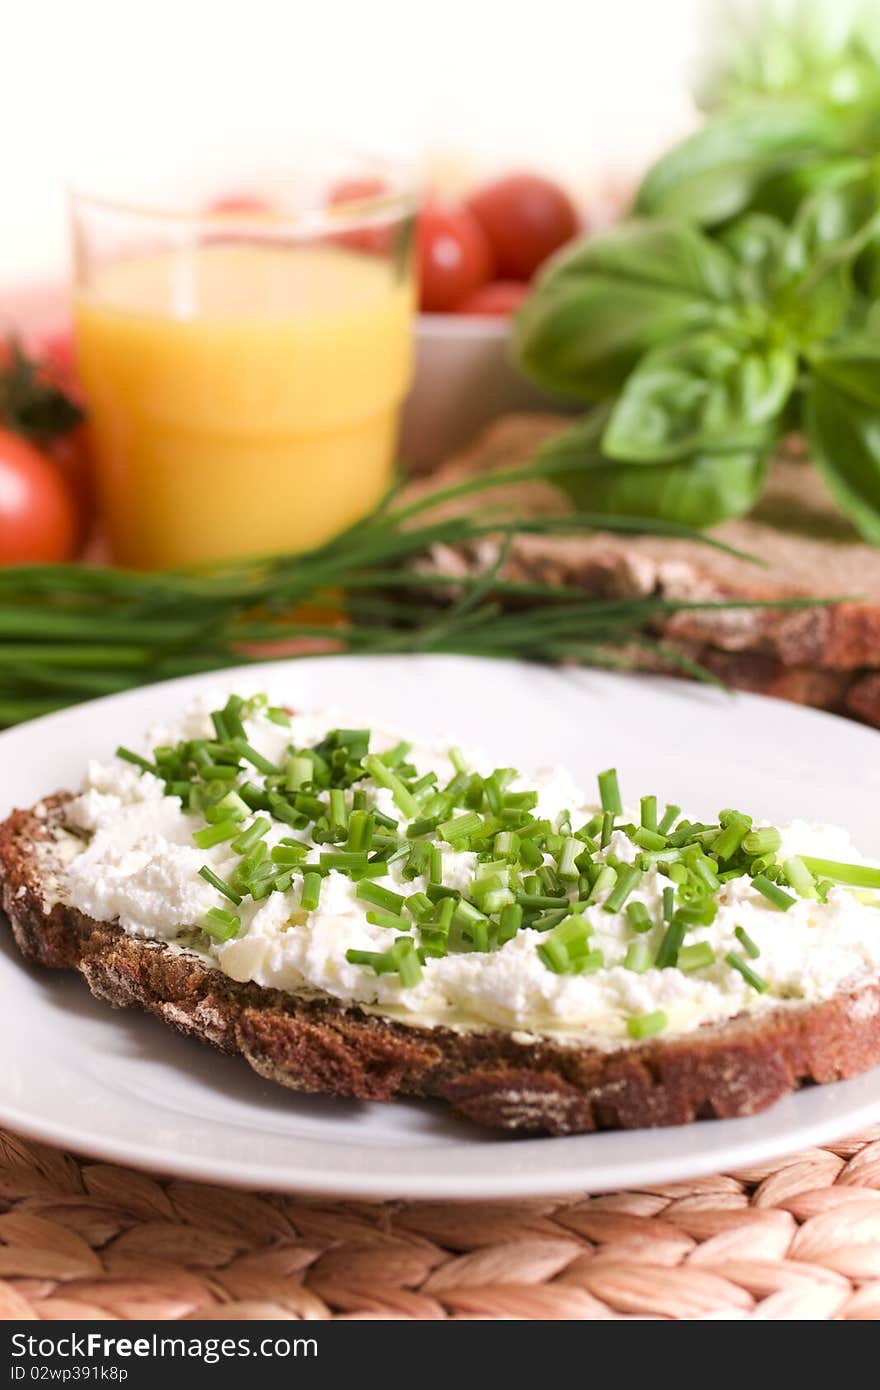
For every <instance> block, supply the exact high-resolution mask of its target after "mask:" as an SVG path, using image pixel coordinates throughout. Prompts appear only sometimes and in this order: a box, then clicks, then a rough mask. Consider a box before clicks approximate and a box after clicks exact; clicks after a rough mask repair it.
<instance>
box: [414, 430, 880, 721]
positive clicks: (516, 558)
mask: <svg viewBox="0 0 880 1390" xmlns="http://www.w3.org/2000/svg"><path fill="white" fill-rule="evenodd" d="M569 423H570V421H568V420H566V419H565V418H564V417H560V416H556V415H508V416H505V417H503V418H502V419H500V420H498V421H497V422H496V423H495V424H494V425H492V426H490V428H489V429H488V430H486V431H485V433H484V434H482V435H481V436H480V437H479V438H478V439H476V440H475V441H474V443H473V444H472V445H471V446H470V447H469V448H468V449H466V450H464V451H463V452H462V453H460V454H457V455H455V457H453V458H451V459H449V460H448V461H447V462H446V463H445V464H443V465H442V466H441V467H440V468H439V469H438V470H436V471H435V472H434V473H433V474H432V475H431V476H430V478H428V479H420V480H419V481H418V482H417V483H413V484H411V485H410V487H409V489H408V490H407V496H408V497H410V496H411V497H416V496H424V495H425V494H426V493H428V492H430V491H432V490H434V489H437V488H442V487H445V486H448V485H449V484H451V483H453V482H455V481H458V480H461V479H464V478H466V477H469V476H473V475H476V474H478V473H483V472H491V471H495V470H498V469H503V468H511V467H517V466H519V465H522V464H525V463H527V462H528V461H529V460H530V459H531V458H533V456H534V453H535V451H536V449H537V448H538V447H539V446H540V445H541V444H542V443H544V442H545V441H546V440H547V439H550V438H552V437H553V435H554V434H556V433H558V432H559V431H560V430H561V429H564V428H566V426H567V425H568V424H569ZM463 505H467V506H468V507H469V508H472V507H473V505H474V499H473V497H471V498H469V499H468V500H467V503H466V504H463ZM481 505H482V506H483V507H484V508H485V511H486V514H487V515H489V516H492V515H496V514H497V515H499V516H501V515H503V516H505V517H510V516H516V515H521V516H531V515H541V514H544V515H547V514H549V515H557V514H564V513H565V512H566V511H567V510H570V504H569V502H568V500H567V498H566V497H565V495H564V494H563V493H562V492H561V491H560V490H559V489H558V488H556V487H555V486H554V485H553V483H552V482H551V481H549V480H547V481H536V482H530V483H526V484H521V485H520V484H516V485H514V484H511V485H509V486H506V487H503V488H499V489H497V490H492V491H487V492H486V493H485V494H484V495H483V498H482V500H481ZM454 506H455V504H449V506H448V507H447V508H445V509H444V510H452V509H453V508H454ZM709 534H710V535H711V536H713V537H715V538H716V539H718V540H721V541H724V542H725V543H726V544H727V545H730V546H732V547H734V548H735V549H737V550H740V551H743V552H746V553H748V554H749V555H754V556H756V557H758V558H759V559H760V560H761V561H763V564H761V565H756V564H753V563H750V562H749V561H748V560H744V559H739V558H737V557H735V556H732V555H729V554H727V553H725V552H723V551H719V550H717V549H713V548H712V547H709V546H705V545H700V544H699V543H697V542H694V541H681V540H672V539H668V538H665V537H656V536H622V535H615V534H612V533H611V532H597V533H596V534H595V535H592V536H588V537H571V536H568V537H566V536H535V535H527V534H522V535H519V536H517V537H516V538H515V540H514V543H513V545H512V547H511V551H510V555H509V558H508V561H507V566H506V570H505V574H506V576H507V577H508V578H512V579H533V580H541V581H543V582H545V583H550V584H566V585H576V586H579V587H582V588H584V589H585V590H587V591H588V592H590V593H595V594H601V595H608V596H614V597H623V596H627V597H636V596H638V597H646V596H649V595H651V596H656V597H662V598H669V599H683V600H696V601H705V600H722V601H723V600H724V599H730V600H754V599H758V600H762V601H768V600H769V601H772V600H773V599H790V598H808V597H822V598H844V600H845V601H844V602H841V603H837V604H834V605H833V606H829V607H825V608H812V609H794V610H783V609H752V610H739V611H737V610H731V611H730V612H728V613H719V612H717V611H713V612H711V613H706V612H683V613H677V614H674V615H672V616H671V617H669V618H666V619H664V620H662V621H661V622H660V623H659V624H658V625H657V628H658V631H659V632H660V633H661V635H662V637H663V639H664V640H665V641H667V642H669V643H670V644H672V645H674V646H675V647H677V648H678V649H679V650H681V651H682V652H683V653H684V654H686V655H688V656H691V657H696V659H698V660H699V661H701V662H702V663H703V664H704V665H705V666H706V667H707V668H708V669H709V670H710V671H713V672H714V673H715V674H717V675H718V676H720V677H721V678H722V679H723V680H725V681H727V682H729V683H730V684H731V685H734V686H737V687H739V688H740V689H743V690H755V691H758V692H760V693H763V694H769V695H779V696H782V697H784V698H786V699H791V700H796V701H798V702H799V703H802V704H809V705H816V706H818V707H821V708H823V709H830V710H836V711H838V712H840V713H847V714H851V715H853V716H855V717H856V718H859V719H862V720H864V721H865V722H866V723H869V724H875V725H877V726H878V727H880V549H876V548H874V547H873V546H869V545H866V544H865V543H864V542H863V541H861V540H860V538H859V537H858V535H857V534H856V532H855V531H854V530H853V528H852V527H851V526H850V525H849V523H848V522H847V521H846V519H845V518H844V517H843V516H842V515H841V514H840V513H839V512H838V511H837V510H836V509H835V506H834V504H833V502H832V500H831V498H830V496H829V494H828V492H827V490H826V488H825V485H824V483H823V481H822V479H821V477H820V475H819V473H818V472H817V470H816V469H814V468H811V467H810V466H809V465H808V464H807V463H806V462H805V461H804V460H802V459H798V458H794V457H785V458H780V459H778V460H777V461H776V462H775V464H774V466H773V468H772V470H771V474H770V478H769V481H768V484H767V488H766V491H765V493H764V496H763V497H762V499H761V501H760V503H759V505H758V507H757V508H756V510H755V512H754V513H753V514H752V515H750V516H748V517H745V518H741V519H739V520H736V521H728V522H725V523H724V524H723V525H721V526H717V527H715V528H714V529H713V530H712V531H711V532H709ZM485 559H486V550H485V547H484V548H482V553H481V548H480V547H474V548H471V549H470V550H468V549H466V548H461V549H459V550H457V551H452V550H449V549H444V550H440V549H438V550H436V551H435V552H434V555H433V557H432V563H433V564H434V566H435V567H436V568H438V569H440V570H443V571H444V572H446V573H452V574H455V573H458V572H462V570H468V569H476V568H478V567H479V566H480V564H482V563H485Z"/></svg>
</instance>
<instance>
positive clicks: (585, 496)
mask: <svg viewBox="0 0 880 1390" xmlns="http://www.w3.org/2000/svg"><path fill="white" fill-rule="evenodd" d="M878 208H880V173H878V170H877V169H876V168H874V167H873V166H872V167H871V168H870V169H868V168H862V167H861V166H860V167H859V169H858V170H857V171H855V172H851V173H850V175H849V176H848V177H847V178H845V179H840V180H839V181H838V182H837V183H835V184H833V185H832V186H830V187H827V188H823V189H821V190H820V191H819V192H817V193H815V194H813V195H812V196H811V197H810V198H808V199H806V200H805V201H804V202H803V203H802V205H801V207H800V208H799V210H798V212H797V213H796V215H795V217H794V219H793V221H792V223H791V225H790V226H786V225H785V224H784V223H783V222H782V221H780V220H779V219H778V218H775V217H773V216H772V215H770V214H768V213H759V212H750V213H747V214H745V215H744V216H743V217H741V218H737V219H735V220H734V221H732V222H730V223H728V225H727V226H726V227H725V228H723V229H722V230H721V231H719V232H718V233H717V234H715V235H710V234H709V233H707V232H704V231H701V230H699V229H698V228H696V227H694V226H693V225H691V224H690V223H687V222H683V221H677V220H675V219H670V218H667V217H664V218H646V217H635V218H632V219H630V220H628V221H626V222H623V223H621V224H620V225H619V226H617V227H615V228H613V229H612V230H610V231H608V232H606V233H604V234H602V235H599V236H595V237H592V238H590V239H588V240H586V241H584V242H581V243H580V244H578V245H575V246H574V247H572V248H571V249H569V250H567V251H565V252H564V253H562V254H561V255H560V256H558V257H557V258H556V259H555V260H554V261H553V262H551V263H550V264H549V265H548V266H547V268H546V269H545V270H544V272H543V274H542V275H541V276H540V278H539V280H538V283H537V285H536V288H535V291H534V293H533V294H532V296H531V297H530V298H529V300H528V301H527V302H526V304H525V305H524V307H523V309H522V310H521V311H520V314H519V316H518V318H517V322H516V325H515V330H514V344H513V348H514V353H515V356H516V358H517V360H518V362H519V364H520V365H521V367H522V368H523V370H524V371H525V372H526V374H527V375H529V376H531V377H532V378H533V379H534V380H535V381H537V382H538V383H539V384H541V385H542V386H544V387H545V388H548V389H550V390H553V391H556V392H559V393H560V394H562V395H567V396H569V397H571V396H575V397H577V398H579V399H581V400H583V401H585V402H589V403H594V404H595V406H596V408H595V409H594V410H593V411H592V412H591V413H590V414H589V415H588V416H587V417H586V418H585V419H584V420H582V421H581V422H580V423H578V424H576V425H575V426H574V427H573V428H572V429H570V430H568V431H566V432H565V433H563V434H561V435H559V436H557V437H556V438H555V439H553V440H551V441H550V442H549V443H548V444H547V445H545V446H544V450H543V456H544V457H545V458H546V457H552V458H553V459H554V460H556V461H559V460H564V459H565V458H566V457H570V459H571V465H572V466H571V471H570V472H568V471H566V472H564V473H562V474H561V475H559V481H560V483H561V485H562V486H564V487H565V488H566V489H567V490H568V492H569V493H570V494H571V496H572V497H573V498H574V500H575V501H576V502H577V504H578V506H580V507H584V508H589V509H591V510H594V511H608V512H616V513H623V514H629V515H641V516H646V515H647V516H654V517H659V518H662V519H663V520H666V521H677V522H687V524H689V525H692V526H707V525H712V524H715V523H717V522H719V521H722V520H724V519H725V518H728V517H732V516H738V515H741V514H742V513H744V512H746V511H748V510H750V509H751V507H752V506H753V505H754V503H755V502H756V501H757V498H758V496H759V495H760V491H761V488H762V485H763V482H764V479H765V476H766V470H767V464H768V461H769V459H770V457H771V455H772V453H773V451H774V449H775V448H776V446H777V444H778V443H779V440H780V438H781V437H782V435H783V434H785V433H787V432H789V431H790V430H792V429H799V428H801V429H804V430H805V431H806V432H807V433H808V436H809V439H810V441H811V442H812V444H813V446H814V448H815V451H816V462H817V464H818V466H819V467H820V468H821V470H822V472H823V474H824V475H825V477H826V480H827V481H828V484H829V487H830V490H831V492H832V494H833V496H834V497H835V499H836V501H837V503H838V505H839V506H840V507H841V508H842V510H844V511H845V512H846V513H847V514H848V515H849V516H850V518H851V519H852V521H853V522H854V523H855V525H856V526H857V527H858V528H859V530H860V531H861V532H862V534H863V535H864V536H865V537H866V538H868V539H870V540H872V541H878V542H880V371H878V368H880V319H878V317H877V315H876V314H875V315H873V316H872V315H871V313H870V312H869V310H870V298H869V294H868V293H867V289H866V282H867V279H868V278H869V273H870V271H871V264H870V262H867V263H866V261H865V257H866V255H867V254H868V253H872V252H873V249H874V247H875V246H876V245H877V244H878V242H877V239H878V236H880V213H878ZM847 416H848V418H845V417H847Z"/></svg>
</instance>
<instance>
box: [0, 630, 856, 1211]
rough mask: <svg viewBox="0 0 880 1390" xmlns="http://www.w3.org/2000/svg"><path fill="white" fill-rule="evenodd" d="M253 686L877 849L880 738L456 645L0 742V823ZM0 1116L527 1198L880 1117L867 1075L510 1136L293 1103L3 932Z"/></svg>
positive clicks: (752, 1155) (208, 1157)
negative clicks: (568, 1131) (741, 1104)
mask: <svg viewBox="0 0 880 1390" xmlns="http://www.w3.org/2000/svg"><path fill="white" fill-rule="evenodd" d="M221 684H222V685H223V686H225V687H226V688H227V689H228V688H232V687H233V686H237V687H238V688H239V689H250V690H253V689H259V688H263V687H264V688H266V689H267V690H269V691H271V692H273V693H275V694H276V695H277V696H278V697H279V698H283V699H284V700H286V701H287V702H289V703H290V704H292V705H295V706H296V705H298V706H300V707H306V706H316V705H320V704H322V703H332V704H334V705H336V706H345V705H349V706H350V707H351V710H352V713H354V714H356V715H358V716H360V717H366V718H371V719H373V720H375V721H376V722H379V721H381V722H382V723H383V724H385V725H390V726H392V727H394V726H397V727H398V728H400V729H401V730H402V731H405V732H412V733H413V734H415V735H418V736H426V737H429V738H430V737H437V736H440V737H443V736H445V735H449V734H454V736H455V740H456V741H457V742H458V741H460V742H462V743H465V744H471V745H478V746H480V745H481V746H483V747H485V748H486V749H487V750H488V751H490V752H491V753H492V754H494V755H495V756H496V757H497V759H498V760H499V762H503V763H509V762H514V761H515V762H516V764H517V765H518V766H520V767H523V768H527V767H530V766H531V767H538V766H541V765H545V764H548V763H558V762H565V763H567V764H568V765H569V766H570V768H571V769H572V771H573V772H574V773H575V775H576V776H577V777H578V778H579V780H580V781H581V783H582V785H583V786H585V787H589V786H592V785H593V778H594V776H595V772H596V769H597V768H601V767H607V766H608V765H609V764H610V763H614V764H616V765H617V767H618V768H619V770H620V776H621V782H622V785H623V787H624V789H625V791H629V793H630V794H631V795H632V796H636V795H638V794H639V793H640V792H643V791H644V790H645V789H651V790H654V791H656V792H657V793H658V794H659V795H661V796H662V797H664V798H667V799H669V800H674V801H675V802H677V803H679V804H681V805H683V806H685V807H687V808H689V809H692V810H693V811H695V812H696V813H698V814H701V815H709V814H710V813H712V812H714V811H717V808H718V807H719V806H720V805H728V806H729V805H744V806H747V807H749V808H753V809H754V810H755V811H756V812H759V813H761V814H765V815H767V816H770V817H772V818H774V819H780V820H787V819H790V818H792V817H794V816H804V817H806V818H808V819H810V818H812V819H816V820H825V821H830V822H839V823H842V824H846V825H849V826H850V827H851V829H852V830H853V831H854V833H855V835H856V839H857V843H859V844H860V845H861V846H862V847H863V848H864V850H865V851H866V852H872V853H874V854H877V853H880V827H878V821H877V815H876V807H877V805H878V799H880V757H878V753H880V736H878V735H877V734H876V733H874V732H872V731H871V730H869V729H865V728H862V727H860V726H859V725H857V724H851V723H848V722H846V721H844V720H841V719H836V718H834V717H833V716H831V715H826V714H819V713H816V712H814V711H811V710H805V709H800V708H797V707H795V706H792V705H787V704H782V703H780V702H777V701H774V700H766V699H761V698H758V697H756V696H748V695H739V696H735V697H734V696H731V695H726V694H724V693H722V692H719V691H717V690H714V689H710V688H708V687H701V686H697V685H692V684H686V683H684V682H679V681H672V680H658V679H649V678H639V677H625V676H613V675H604V674H600V673H597V672H594V671H583V670H576V671H560V670H553V669H548V668H544V667H537V666H526V665H520V664H518V663H513V662H497V663H496V662H489V661H477V660H472V659H465V658H457V657H375V658H366V657H324V658H312V659H308V660H300V661H291V662H283V663H275V664H273V665H269V666H256V667H249V668H247V669H245V670H242V671H240V672H236V673H228V672H227V673H224V674H223V676H222V677H220V678H218V677H217V676H211V677H207V678H206V677H196V678H194V679H188V680H183V681H172V682H169V683H167V684H165V685H159V686H153V687H152V688H148V689H145V690H138V691H134V692H132V693H130V694H126V695H121V696H114V697H112V698H110V699H106V700H98V701H94V702H93V703H90V704H87V705H80V706H79V707H78V708H76V709H73V710H70V711H68V712H65V713H63V714H56V715H52V716H50V717H49V718H46V719H40V720H37V721H35V722H34V723H32V724H29V725H25V726H24V727H22V728H20V729H15V730H12V731H10V732H8V733H5V734H3V735H0V773H2V777H0V788H2V806H0V811H2V814H3V815H5V814H6V812H7V810H8V809H9V808H10V807H12V806H13V805H19V806H27V805H30V804H31V803H32V802H34V801H36V800H37V799H38V798H39V797H40V796H41V795H43V794H44V793H47V792H51V791H53V790H55V789H56V788H59V787H69V786H70V787H72V786H75V785H76V784H77V783H78V781H79V779H80V777H81V775H82V772H83V766H84V761H85V759H86V758H87V757H88V756H89V755H94V756H101V757H106V756H109V755H110V754H112V752H113V749H114V747H115V746H116V744H117V743H119V742H120V741H126V742H128V741H131V740H132V739H134V738H136V737H137V736H138V734H139V733H141V732H142V731H143V729H144V728H145V727H146V725H147V724H149V723H150V722H151V721H152V720H153V719H154V718H161V717H164V716H166V715H169V714H171V713H172V712H173V711H175V710H176V709H178V708H179V707H180V705H181V703H182V702H184V701H185V700H187V699H188V698H189V696H190V695H191V694H192V693H193V692H194V691H195V690H196V689H198V688H199V687H204V686H206V685H209V686H214V687H217V686H218V685H221ZM0 1055H2V1057H3V1066H2V1068H0V1124H3V1125H5V1126H8V1127H9V1128H10V1129H13V1130H17V1131H19V1132H20V1133H22V1134H25V1135H28V1136H30V1137H32V1138H36V1139H40V1140H43V1141H45V1142H47V1143H50V1144H57V1145H62V1146H64V1147H66V1148H70V1149H74V1150H77V1151H79V1152H82V1153H86V1154H91V1155H95V1156H96V1157H100V1158H103V1159H107V1160H111V1161H115V1162H121V1163H130V1164H134V1165H136V1166H138V1167H143V1168H152V1169H157V1170H160V1171H163V1172H166V1173H176V1174H180V1175H183V1176H186V1177H191V1178H201V1179H206V1180H209V1181H213V1182H222V1183H231V1184H237V1185H240V1186H246V1187H262V1188H268V1189H274V1190H280V1191H300V1192H311V1193H327V1194H345V1195H351V1196H360V1197H388V1198H400V1197H408V1198H486V1197H512V1196H534V1195H538V1194H545V1193H567V1192H576V1191H579V1190H583V1189H587V1190H590V1191H593V1192H598V1191H602V1190H604V1189H611V1188H619V1187H633V1186H644V1185H650V1184H653V1183H659V1182H669V1181H676V1180H680V1179H685V1178H691V1177H695V1176H697V1175H699V1174H702V1173H708V1172H717V1171H719V1170H722V1169H727V1170H730V1169H732V1168H736V1167H737V1166H742V1165H744V1164H751V1163H754V1162H758V1161H763V1160H765V1159H769V1158H773V1157H776V1156H778V1155H780V1154H782V1153H785V1152H786V1151H792V1150H794V1149H796V1148H798V1147H800V1146H802V1145H810V1144H815V1143H819V1142H821V1141H822V1140H826V1139H829V1138H834V1137H840V1136H841V1135H843V1134H845V1133H847V1132H850V1133H852V1132H856V1131H857V1130H858V1129H859V1127H860V1126H865V1125H867V1124H870V1123H872V1122H874V1121H875V1120H878V1119H880V1068H877V1069H876V1070H874V1071H872V1072H868V1073H866V1074H865V1075H863V1076H861V1077H857V1078H856V1079H855V1080H853V1081H847V1082H842V1083H838V1084H836V1085H833V1086H819V1087H812V1088H810V1089H808V1090H804V1091H801V1092H800V1093H798V1094H797V1095H795V1096H792V1097H790V1098H789V1099H787V1100H785V1101H782V1102H781V1103H780V1104H778V1105H776V1106H774V1107H773V1108H772V1109H771V1110H769V1111H766V1112H765V1113H764V1114H763V1115H758V1116H755V1117H753V1118H751V1119H744V1120H706V1121H701V1122H700V1123H698V1124H695V1125H689V1126H685V1127H682V1128H674V1129H655V1130H640V1131H636V1132H631V1133H607V1134H596V1135H582V1136H575V1137H571V1138H564V1139H514V1138H510V1137H505V1136H503V1135H498V1134H496V1133H493V1132H492V1131H489V1130H483V1129H479V1128H477V1127H476V1126H472V1125H470V1124H468V1123H467V1122H466V1121H464V1120H458V1119H456V1118H454V1117H452V1116H450V1114H449V1113H448V1111H447V1110H446V1109H445V1108H444V1107H442V1106H440V1105H434V1104H428V1103H422V1102H412V1103H403V1104H395V1105H385V1106H383V1105H367V1104H360V1103H357V1102H353V1101H340V1100H333V1099H330V1098H313V1097H300V1096H296V1095H294V1094H292V1093H289V1092H286V1091H284V1090H282V1089H280V1088H279V1087H275V1086H272V1085H270V1084H269V1083H266V1082H262V1081H261V1080H260V1079H259V1078H258V1077H257V1076H255V1075H254V1073H253V1072H251V1071H250V1069H249V1068H248V1067H247V1066H246V1065H245V1063H244V1062H241V1061H239V1060H237V1059H234V1058H228V1057H221V1056H218V1055H216V1054H214V1053H212V1052H211V1051H209V1050H208V1049H207V1048H205V1047H202V1046H200V1045H199V1044H198V1043H195V1042H191V1041H188V1040H186V1039H184V1038H182V1037H180V1036H178V1035H177V1034H176V1033H174V1032H173V1031H172V1030H171V1029H169V1028H167V1027H166V1026H165V1025H163V1024H161V1023H159V1022H157V1021H154V1020H152V1019H150V1018H147V1017H145V1016H142V1015H140V1014H138V1013H136V1012H134V1011H132V1010H125V1011H114V1010H111V1009H109V1008H108V1007H107V1006H106V1005H105V1004H101V1003H99V1002H98V1001H97V1000H94V999H92V997H91V995H90V994H89V993H88V991H87V990H86V988H85V986H84V985H83V984H82V982H81V981H80V980H79V979H78V978H77V977H76V976H73V975H66V974H60V973H59V974H49V973H48V972H46V971H43V970H30V969H27V968H26V967H25V966H24V965H23V964H22V963H21V960H20V958H19V957H18V955H17V952H16V950H15V947H14V946H13V944H12V943H11V940H10V937H9V933H8V932H7V931H5V930H4V931H2V932H0Z"/></svg>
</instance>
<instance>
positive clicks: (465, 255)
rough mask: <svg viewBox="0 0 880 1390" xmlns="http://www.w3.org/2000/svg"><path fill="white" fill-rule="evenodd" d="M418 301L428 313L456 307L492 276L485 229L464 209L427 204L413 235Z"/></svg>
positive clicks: (490, 252)
mask: <svg viewBox="0 0 880 1390" xmlns="http://www.w3.org/2000/svg"><path fill="white" fill-rule="evenodd" d="M416 247H417V254H418V273H419V303H420V307H421V308H422V309H425V310H426V311H427V312H428V313H441V314H442V313H446V312H448V311H449V310H450V309H457V308H458V306H459V304H460V303H461V301H462V300H463V299H466V298H467V296H468V295H470V294H473V292H474V290H477V289H479V288H480V286H481V285H485V283H486V281H487V280H489V279H491V277H492V251H491V248H490V246H489V242H488V239H487V237H486V234H485V232H484V231H483V229H482V227H481V226H480V224H479V222H478V221H477V219H476V218H475V217H474V216H473V215H472V214H471V213H469V212H468V210H467V208H452V207H441V206H439V205H438V204H437V203H429V204H427V206H426V207H424V208H422V211H421V213H420V214H419V224H418V232H417V234H416Z"/></svg>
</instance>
